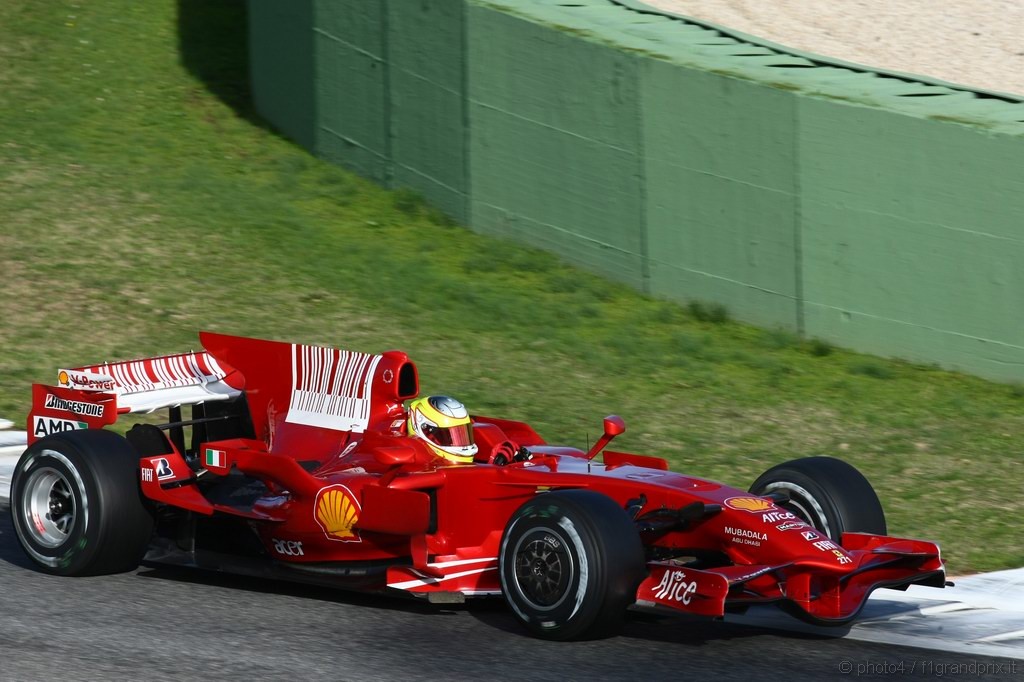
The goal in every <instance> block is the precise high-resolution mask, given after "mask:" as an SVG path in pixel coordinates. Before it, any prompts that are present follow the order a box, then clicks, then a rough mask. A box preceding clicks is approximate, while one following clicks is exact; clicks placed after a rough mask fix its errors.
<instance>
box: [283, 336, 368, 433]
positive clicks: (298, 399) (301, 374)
mask: <svg viewBox="0 0 1024 682" xmlns="http://www.w3.org/2000/svg"><path fill="white" fill-rule="evenodd" d="M380 358H381V356H379V355H367V354H366V353H353V352H351V351H346V350H338V349H335V348H322V347H320V346H302V345H299V344H292V396H291V402H290V404H289V406H288V416H287V417H286V418H285V421H288V422H291V423H293V424H305V425H307V426H319V427H322V428H325V429H332V430H335V431H355V432H357V433H361V432H363V431H365V430H366V427H367V426H368V425H369V423H370V386H371V384H372V382H373V375H374V371H375V370H376V368H377V363H378V362H380Z"/></svg>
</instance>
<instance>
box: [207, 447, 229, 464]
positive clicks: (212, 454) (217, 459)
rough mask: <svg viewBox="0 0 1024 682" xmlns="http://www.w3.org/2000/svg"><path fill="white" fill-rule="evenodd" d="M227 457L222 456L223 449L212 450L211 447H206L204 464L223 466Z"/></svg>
mask: <svg viewBox="0 0 1024 682" xmlns="http://www.w3.org/2000/svg"><path fill="white" fill-rule="evenodd" d="M226 461H227V458H226V457H225V456H224V451H223V450H214V449H213V448H206V466H208V467H222V468H223V467H224V463H225V462H226Z"/></svg>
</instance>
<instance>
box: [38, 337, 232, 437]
mask: <svg viewBox="0 0 1024 682" xmlns="http://www.w3.org/2000/svg"><path fill="white" fill-rule="evenodd" d="M241 382H242V378H241V376H240V375H239V374H238V372H236V371H235V370H234V369H233V368H231V367H229V366H226V365H224V364H223V363H221V362H218V361H217V360H216V359H215V358H214V357H213V356H212V355H210V354H209V353H207V352H206V351H201V352H198V353H195V352H193V353H178V354H176V355H165V356H161V357H156V358H145V359H142V360H128V361H125V362H108V363H103V364H100V365H89V366H86V367H75V368H68V369H61V370H59V371H58V372H57V384H56V385H55V386H47V385H44V384H34V385H33V386H32V411H31V412H30V413H29V416H28V423H27V428H28V442H29V443H30V444H31V443H32V442H34V441H35V440H37V439H38V438H41V437H43V436H46V435H49V434H51V433H56V432H58V431H70V430H74V429H86V428H102V427H103V426H107V425H109V424H113V423H114V422H115V421H117V418H118V416H119V415H122V414H128V413H149V412H153V411H155V410H158V409H161V408H167V407H169V408H175V407H180V406H181V405H198V404H202V403H205V402H209V401H219V400H230V399H232V398H235V397H237V396H238V395H239V394H241V388H242V383H241Z"/></svg>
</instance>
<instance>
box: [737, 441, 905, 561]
mask: <svg viewBox="0 0 1024 682" xmlns="http://www.w3.org/2000/svg"><path fill="white" fill-rule="evenodd" d="M750 492H752V493H754V494H755V495H761V496H764V495H769V494H771V493H780V492H781V493H785V494H786V495H788V496H789V502H784V503H782V504H780V505H779V506H781V507H784V508H785V509H786V510H787V511H791V512H793V513H794V514H796V515H797V516H798V517H799V518H800V519H801V520H802V521H806V522H807V523H809V524H810V525H812V526H814V528H815V529H816V530H818V531H820V532H821V533H823V534H824V535H827V536H828V538H829V539H830V540H832V541H833V542H835V543H837V544H838V543H840V541H841V540H842V537H843V533H851V532H855V533H872V534H875V535H885V534H886V525H885V512H884V511H883V510H882V504H881V502H879V501H878V495H877V494H876V493H875V489H874V488H872V487H871V484H870V483H869V482H868V480H867V479H866V478H864V475H863V474H862V473H860V472H859V471H858V470H857V469H856V468H854V467H853V466H852V465H850V464H847V463H846V462H844V461H842V460H840V459H835V458H833V457H805V458H803V459H795V460H792V461H790V462H785V463H783V464H779V465H778V466H774V467H772V468H771V469H769V470H768V471H766V472H764V473H763V474H761V476H760V477H759V478H758V479H757V480H756V481H754V484H753V485H752V486H750Z"/></svg>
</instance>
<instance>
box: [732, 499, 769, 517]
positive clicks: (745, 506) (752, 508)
mask: <svg viewBox="0 0 1024 682" xmlns="http://www.w3.org/2000/svg"><path fill="white" fill-rule="evenodd" d="M725 506H726V507H728V508H729V509H739V510H740V511H748V512H753V513H755V514H759V513H761V512H766V511H768V510H769V509H774V508H775V503H774V502H772V501H771V500H765V499H762V498H760V497H730V498H729V499H727V500H726V501H725Z"/></svg>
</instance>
